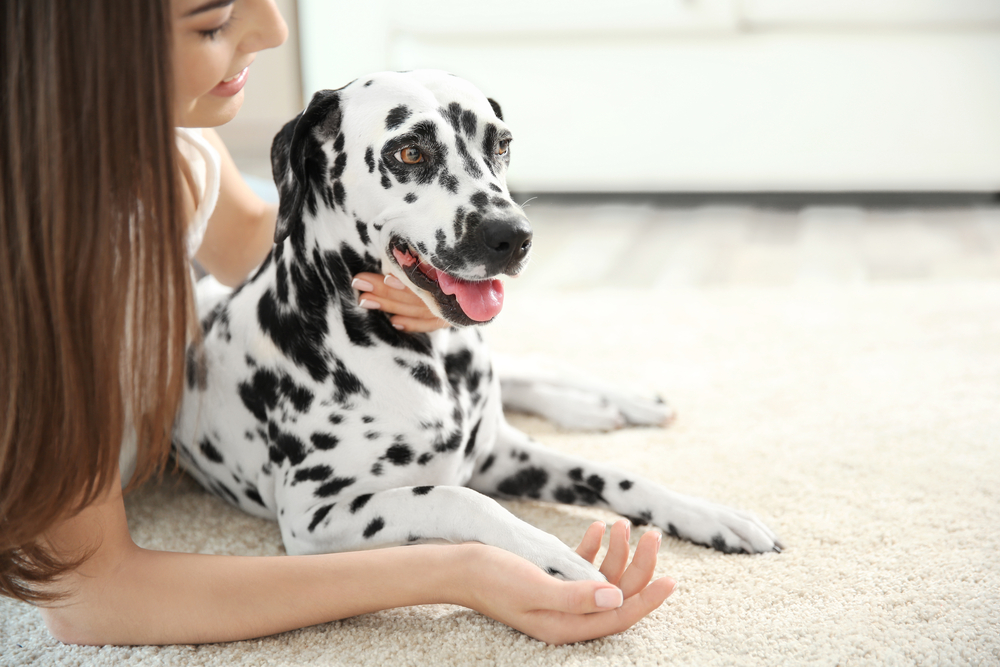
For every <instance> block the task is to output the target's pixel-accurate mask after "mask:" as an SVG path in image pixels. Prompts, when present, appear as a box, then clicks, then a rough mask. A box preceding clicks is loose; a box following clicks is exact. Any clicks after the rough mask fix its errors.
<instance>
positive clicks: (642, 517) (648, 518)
mask: <svg viewBox="0 0 1000 667" xmlns="http://www.w3.org/2000/svg"><path fill="white" fill-rule="evenodd" d="M624 516H625V518H626V519H628V520H629V521H631V522H632V525H633V526H645V525H646V524H648V523H652V521H653V514H652V513H651V512H650V511H649V510H645V511H643V512H640V513H639V516H629V515H628V514H625V515H624Z"/></svg>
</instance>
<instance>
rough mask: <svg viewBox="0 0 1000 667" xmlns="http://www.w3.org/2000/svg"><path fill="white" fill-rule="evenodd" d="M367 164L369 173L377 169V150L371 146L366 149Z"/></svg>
mask: <svg viewBox="0 0 1000 667" xmlns="http://www.w3.org/2000/svg"><path fill="white" fill-rule="evenodd" d="M365 164H366V165H368V173H369V174H370V173H372V172H374V171H375V151H374V149H373V148H372V147H371V146H369V147H368V148H366V149H365Z"/></svg>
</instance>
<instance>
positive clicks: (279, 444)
mask: <svg viewBox="0 0 1000 667" xmlns="http://www.w3.org/2000/svg"><path fill="white" fill-rule="evenodd" d="M272 424H273V422H272ZM275 450H277V453H278V456H279V458H277V459H275ZM285 458H287V459H288V460H289V462H291V464H292V465H298V464H300V463H302V461H304V460H305V458H306V448H305V447H304V446H303V445H302V441H301V440H299V439H298V438H296V437H295V436H294V435H292V434H290V433H278V437H277V438H275V439H274V440H273V445H272V446H271V460H272V461H274V462H275V463H281V461H282V460H284V459H285Z"/></svg>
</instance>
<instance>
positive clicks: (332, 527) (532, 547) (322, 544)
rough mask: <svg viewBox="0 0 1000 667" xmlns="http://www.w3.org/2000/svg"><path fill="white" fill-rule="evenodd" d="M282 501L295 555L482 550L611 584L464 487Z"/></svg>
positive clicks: (284, 530)
mask: <svg viewBox="0 0 1000 667" xmlns="http://www.w3.org/2000/svg"><path fill="white" fill-rule="evenodd" d="M302 488H303V487H302V486H300V487H298V488H297V489H291V490H290V491H291V492H292V493H286V494H282V495H297V496H299V499H300V500H305V502H304V503H301V510H298V511H294V512H293V511H292V510H291V506H294V505H295V504H296V503H295V499H294V498H285V499H282V498H279V503H282V501H284V500H287V501H288V502H287V503H282V510H283V512H281V511H279V518H278V522H279V524H280V526H281V535H282V538H283V540H284V543H285V550H286V551H287V552H288V553H289V554H314V553H330V552H339V551H357V550H360V549H373V548H377V547H386V546H393V545H400V544H417V543H422V542H436V541H444V542H453V543H460V542H482V543H483V544H489V545H492V546H495V547H499V548H501V549H505V550H507V551H510V552H512V553H515V554H517V555H518V556H521V557H522V558H525V559H527V560H529V561H531V562H532V563H534V564H535V565H537V566H539V567H540V568H542V569H543V570H545V571H547V572H549V573H550V574H552V575H554V576H557V577H560V578H564V579H570V580H582V579H592V580H596V581H603V580H604V577H603V576H602V575H601V573H600V572H599V571H598V570H597V568H595V567H594V566H593V565H591V564H590V563H589V562H587V561H586V560H584V559H583V558H582V557H580V556H579V555H578V554H577V553H576V552H575V551H573V549H571V548H570V547H568V546H566V545H565V544H563V543H562V542H561V541H559V539H558V538H556V537H555V536H553V535H550V534H548V533H546V532H545V531H543V530H540V529H538V528H535V527H534V526H532V525H530V524H528V523H525V522H524V521H522V520H521V519H518V518H517V517H516V516H514V515H513V514H511V513H510V512H508V511H507V510H506V509H504V508H503V507H501V506H500V504H499V503H497V502H496V501H495V500H493V499H492V498H488V497H486V496H484V495H483V494H481V493H477V492H476V491H473V490H472V489H468V488H465V487H462V486H410V487H399V488H395V489H388V490H384V491H375V492H372V493H360V494H358V493H355V494H347V493H346V492H342V493H341V494H338V499H336V500H333V499H328V500H318V499H316V498H315V494H314V492H313V490H312V489H309V493H308V494H307V495H303V494H301V493H295V491H297V490H301V489H302Z"/></svg>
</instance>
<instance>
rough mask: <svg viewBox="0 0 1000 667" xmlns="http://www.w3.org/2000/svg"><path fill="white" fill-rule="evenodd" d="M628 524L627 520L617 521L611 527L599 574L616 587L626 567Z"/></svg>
mask: <svg viewBox="0 0 1000 667" xmlns="http://www.w3.org/2000/svg"><path fill="white" fill-rule="evenodd" d="M629 535H630V524H629V522H628V519H619V520H618V521H615V523H614V525H613V526H611V537H610V538H609V539H608V553H607V554H606V555H605V556H604V562H603V563H601V574H603V575H604V576H605V578H606V579H607V580H608V581H609V582H611V583H612V584H614V585H616V586H617V585H618V580H619V579H621V577H622V573H623V572H625V566H626V565H628V548H629V545H628V538H629Z"/></svg>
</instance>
